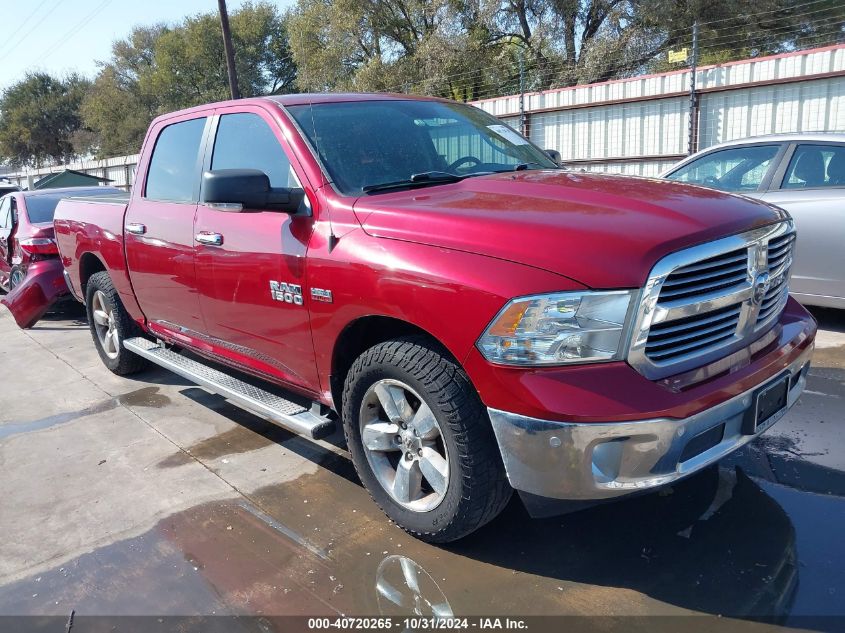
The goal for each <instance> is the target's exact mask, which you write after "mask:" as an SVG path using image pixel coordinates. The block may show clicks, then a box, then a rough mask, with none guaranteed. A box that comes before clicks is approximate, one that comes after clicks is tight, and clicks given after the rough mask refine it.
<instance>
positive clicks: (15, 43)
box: [0, 0, 61, 61]
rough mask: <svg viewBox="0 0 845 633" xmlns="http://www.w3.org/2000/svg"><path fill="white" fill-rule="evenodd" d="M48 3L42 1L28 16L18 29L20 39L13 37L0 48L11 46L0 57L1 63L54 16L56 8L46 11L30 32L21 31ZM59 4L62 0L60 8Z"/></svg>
mask: <svg viewBox="0 0 845 633" xmlns="http://www.w3.org/2000/svg"><path fill="white" fill-rule="evenodd" d="M48 1H49V0H42V1H41V3H40V4H39V5H38V6H37V7H35V10H34V11H33V12H32V13H30V14H29V15H28V16H27V18H26V19H25V20H24V21H23V23H21V25H20V26H19V27H18V31H19V35H18V37H11V38H10V39H8V40H6V44H4V45H3V46H0V50H2V49H3V48H5V47H6V46H7V45H8V46H10V48H9V50H8V51H7V52H5V53H3V54H2V55H0V61H2V60H4V59H6V58H7V57H8V56H9V55H11V54H12V53H13V52H14V51H15V48H16V47H17V46H18V44H20V43H21V42H23V41H25V40H26V38H27V37H28V36H29V34H30V33H32V32H33V31H34V30H35V29H37V28H38V27H39V26H40V25H41V23H42V22H43V21H44V20H46V19H47V18H48V17H50V16H51V15H52V14H53V12H54V11H55V10H56V7H53V8H52V9H51V10H49V11H46V12H45V13H44V14H43V15H42V16H41V18H40V19H39V20H37V21H36V22H35V24H33V25H32V27H30V29H29V30H28V31H25V32H24V31H22V30H21V29H23V27H24V26H26V23H27V22H29V19H30V18H31V17H32V16H34V15H35V14H36V13H38V10H39V9H40V8H41V7H42V6H44V5H45V4H46V3H47V2H48ZM58 2H61V0H57V4H56V6H58Z"/></svg>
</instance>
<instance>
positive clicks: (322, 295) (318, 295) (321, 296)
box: [311, 288, 333, 303]
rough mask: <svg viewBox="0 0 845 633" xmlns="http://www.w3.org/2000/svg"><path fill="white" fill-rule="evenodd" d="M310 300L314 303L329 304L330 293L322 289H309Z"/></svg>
mask: <svg viewBox="0 0 845 633" xmlns="http://www.w3.org/2000/svg"><path fill="white" fill-rule="evenodd" d="M311 298H312V299H313V300H314V301H322V302H323V303H331V302H332V301H333V299H332V291H331V290H324V289H323V288H311Z"/></svg>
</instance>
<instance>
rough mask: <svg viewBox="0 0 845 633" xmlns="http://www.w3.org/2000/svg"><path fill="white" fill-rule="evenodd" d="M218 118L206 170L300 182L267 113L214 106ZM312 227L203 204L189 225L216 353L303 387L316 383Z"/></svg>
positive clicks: (301, 219) (305, 221)
mask: <svg viewBox="0 0 845 633" xmlns="http://www.w3.org/2000/svg"><path fill="white" fill-rule="evenodd" d="M215 119H216V121H215V123H216V125H215V130H214V133H213V139H212V138H210V139H209V151H207V152H206V160H205V168H206V169H258V170H261V171H262V172H264V173H265V174H267V176H268V177H269V179H270V185H271V186H272V187H301V184H300V183H301V182H303V180H301V179H304V174H301V173H300V174H299V175H297V170H299V169H300V168H299V165H298V163H297V162H296V160H295V157H294V155H293V153H292V152H291V151H290V149H289V148H288V146H287V143H286V141H285V140H284V138H283V136H282V134H281V131H280V128H279V125H278V123H276V122H275V121H274V119H273V116H272V115H271V113H269V112H268V111H266V110H265V109H263V108H261V107H258V106H237V107H236V108H222V109H219V110H217V111H216V114H215ZM313 226H314V222H313V217H312V216H311V215H310V214H309V213H307V211H306V212H305V213H303V214H301V215H290V214H288V213H281V212H277V211H259V210H255V209H244V210H243V211H241V212H232V211H227V210H224V209H223V208H220V207H217V208H215V207H213V206H207V205H203V204H200V205H199V207H198V209H197V216H196V223H195V227H194V233H195V235H196V238H197V240H198V241H197V244H196V247H195V248H196V262H197V288H198V289H199V292H200V304H201V306H202V312H203V316H204V318H205V325H206V330H207V332H208V334H209V335H210V336H211V337H213V341H212V342H213V343H214V344H215V345H216V347H217V349H216V350H215V351H217V353H219V354H221V355H225V356H228V357H229V358H231V359H233V360H235V361H237V362H239V363H242V364H244V365H247V366H248V367H250V368H251V369H253V370H256V371H259V372H261V373H264V374H268V375H269V376H271V377H274V378H278V379H281V380H283V381H285V382H288V383H290V384H294V385H297V386H300V387H303V388H311V387H313V386H314V385H316V384H318V381H317V371H316V365H315V359H314V346H313V343H312V340H311V328H310V325H309V320H308V308H307V307H306V305H307V302H305V301H304V295H303V293H304V292H305V289H306V280H305V273H306V270H305V262H306V258H305V253H306V250H307V247H308V241H309V239H310V237H311V233H312V231H313ZM200 240H203V241H200ZM210 240H216V241H217V243H213V242H212V241H210Z"/></svg>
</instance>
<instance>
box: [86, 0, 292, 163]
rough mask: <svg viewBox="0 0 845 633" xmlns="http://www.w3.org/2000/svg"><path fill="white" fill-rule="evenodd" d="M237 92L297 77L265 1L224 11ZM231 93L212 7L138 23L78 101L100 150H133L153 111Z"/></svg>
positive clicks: (284, 86) (274, 89) (279, 86)
mask: <svg viewBox="0 0 845 633" xmlns="http://www.w3.org/2000/svg"><path fill="white" fill-rule="evenodd" d="M229 22H230V25H231V30H232V41H233V44H234V48H235V63H236V67H237V72H238V85H239V88H240V91H241V94H242V96H244V97H249V96H254V95H261V94H274V93H281V92H287V91H289V90H291V88H292V87H293V82H294V79H295V77H296V67H295V66H294V64H293V62H292V60H291V57H290V51H289V50H288V43H287V35H286V31H285V25H284V21H283V19H282V16H281V14H280V13H279V12H278V10H277V9H276V8H275V6H273V5H272V4H270V3H268V2H256V3H250V2H247V3H244V4H243V5H242V6H241V7H240V8H239V9H238V10H237V11H234V12H232V13H231V14H230V16H229ZM228 98H229V84H228V78H227V74H226V58H225V54H224V51H223V39H222V36H221V32H220V19H219V16H218V15H217V13H216V12H214V13H203V14H199V15H194V16H190V17H188V18H186V19H185V20H184V21H183V22H182V23H180V24H178V25H176V26H172V27H168V26H165V25H155V26H152V27H137V28H135V29H134V30H133V31H132V33H131V34H130V35H129V37H127V38H126V39H123V40H119V41H117V42H115V43H114V45H113V47H112V56H111V59H110V60H109V61H107V62H104V63H103V64H101V69H100V72H99V74H98V75H97V78H96V79H95V80H94V84H93V86H92V89H91V90H90V92H89V93H88V95H87V97H86V98H85V101H84V103H83V106H82V116H83V119H84V121H85V123H86V125H87V126H88V127H90V128H91V129H92V130H94V133H95V138H96V143H95V146H96V147H95V149H96V152H97V154H99V155H100V156H113V155H115V154H126V153H131V152H137V151H138V150H139V149H140V146H141V142H142V140H143V136H144V132H145V131H146V129H147V127H148V125H149V123H150V121H151V120H152V119H153V118H154V117H155V116H157V115H159V114H163V113H166V112H170V111H173V110H179V109H182V108H187V107H191V106H195V105H199V104H202V103H209V102H213V101H220V100H224V99H228Z"/></svg>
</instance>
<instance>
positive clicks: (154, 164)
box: [144, 118, 205, 202]
mask: <svg viewBox="0 0 845 633" xmlns="http://www.w3.org/2000/svg"><path fill="white" fill-rule="evenodd" d="M204 127H205V119H204V118H202V119H192V120H190V121H183V122H182V123H174V124H173V125H168V126H167V127H166V128H164V129H163V130H162V131H161V133H160V134H159V135H158V139H157V140H156V144H155V149H154V150H153V157H152V159H151V160H150V168H149V172H148V173H147V188H146V191H145V194H144V195H145V197H147V198H150V199H152V200H170V201H173V202H192V201H195V200H196V197H195V196H194V189H195V186H196V185H197V183H198V178H199V174H198V172H197V158H198V156H199V151H200V142H201V141H202V132H203V128H204Z"/></svg>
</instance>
